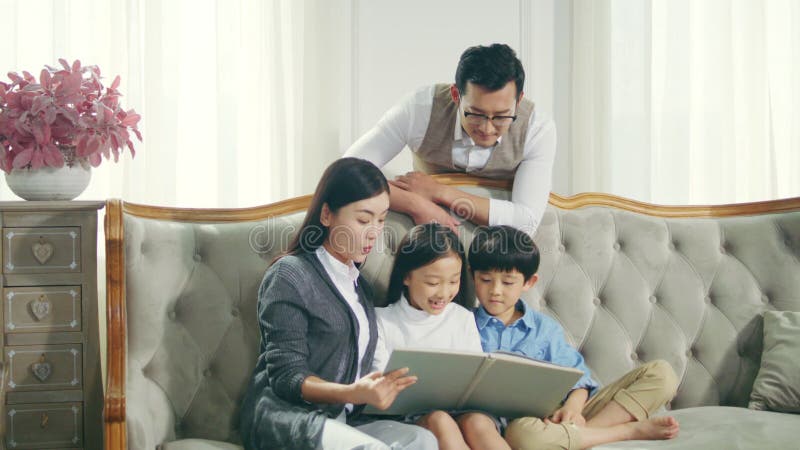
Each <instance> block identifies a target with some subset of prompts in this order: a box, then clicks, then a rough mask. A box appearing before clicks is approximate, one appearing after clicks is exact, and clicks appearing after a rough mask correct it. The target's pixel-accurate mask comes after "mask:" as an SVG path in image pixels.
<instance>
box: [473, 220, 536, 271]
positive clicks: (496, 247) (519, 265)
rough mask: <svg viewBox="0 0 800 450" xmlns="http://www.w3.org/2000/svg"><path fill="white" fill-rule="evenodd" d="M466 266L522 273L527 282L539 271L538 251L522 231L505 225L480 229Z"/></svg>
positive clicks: (477, 230)
mask: <svg viewBox="0 0 800 450" xmlns="http://www.w3.org/2000/svg"><path fill="white" fill-rule="evenodd" d="M468 259H469V267H470V270H471V271H472V272H473V275H474V273H475V271H476V270H480V271H482V272H488V271H491V270H499V271H502V272H511V271H513V270H516V271H518V272H519V273H521V274H522V275H523V276H524V277H525V280H528V279H530V278H531V277H532V276H533V275H534V274H535V273H536V271H537V270H538V269H539V248H538V247H536V244H534V242H533V239H531V237H530V236H529V235H528V233H525V232H524V231H522V230H519V229H517V228H514V227H511V226H508V225H500V226H492V227H479V228H476V229H475V237H474V238H473V239H472V244H470V246H469V256H468Z"/></svg>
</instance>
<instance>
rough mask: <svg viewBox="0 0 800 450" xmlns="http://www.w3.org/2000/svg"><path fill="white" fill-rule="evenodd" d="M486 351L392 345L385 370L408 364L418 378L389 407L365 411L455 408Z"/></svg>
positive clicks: (394, 412)
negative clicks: (393, 348)
mask: <svg viewBox="0 0 800 450" xmlns="http://www.w3.org/2000/svg"><path fill="white" fill-rule="evenodd" d="M487 356H488V355H487V354H485V353H473V352H463V351H450V350H428V349H401V348H397V349H395V350H394V351H393V352H392V354H391V356H390V357H389V364H388V365H387V366H386V372H390V371H392V370H395V369H400V368H402V367H408V368H409V369H410V370H409V375H416V376H417V377H418V378H419V379H418V380H417V382H416V383H415V384H413V385H411V386H409V387H408V388H406V389H405V390H404V391H403V392H401V393H400V394H399V395H398V396H397V398H396V399H395V401H394V403H393V404H392V406H391V407H389V409H387V410H385V411H380V410H378V409H376V408H373V407H372V406H369V405H367V407H366V408H365V409H364V413H365V414H381V415H384V414H412V413H416V412H421V411H425V410H430V409H444V410H449V409H455V408H456V406H457V405H458V402H459V400H460V399H461V398H462V396H463V393H464V392H465V391H466V390H467V389H468V387H469V386H470V384H471V382H472V380H473V378H474V376H475V373H476V372H477V371H478V369H479V368H480V367H481V365H482V364H483V361H484V359H486V358H487Z"/></svg>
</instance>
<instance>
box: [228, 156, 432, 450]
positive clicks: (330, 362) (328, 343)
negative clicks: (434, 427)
mask: <svg viewBox="0 0 800 450" xmlns="http://www.w3.org/2000/svg"><path fill="white" fill-rule="evenodd" d="M388 209H389V186H388V184H387V182H386V179H385V178H384V176H383V174H381V172H380V171H379V170H378V169H377V168H376V167H375V166H374V165H372V164H371V163H369V162H367V161H365V160H360V159H356V158H343V159H340V160H338V161H336V162H334V163H333V164H331V165H330V167H328V169H327V170H326V171H325V173H324V174H323V176H322V179H321V180H320V182H319V184H318V186H317V190H316V192H315V193H314V196H313V198H312V200H311V205H310V206H309V209H308V212H307V213H306V216H305V220H304V221H303V224H302V226H301V228H300V231H299V233H298V234H297V236H296V237H295V239H294V241H293V242H292V243H291V244H290V245H289V249H288V252H287V254H286V255H285V256H283V257H280V258H278V259H277V260H276V261H275V262H273V265H272V266H271V267H270V268H269V269H268V270H267V271H266V274H265V275H264V279H263V281H262V283H261V287H260V288H259V293H258V317H259V327H260V330H261V354H260V356H259V358H258V362H257V364H256V368H255V370H254V373H253V378H252V380H251V382H250V385H249V386H248V389H247V392H246V394H245V398H244V402H243V404H242V410H241V433H242V441H243V444H244V446H245V447H246V448H248V449H277V448H292V449H317V448H320V447H321V448H324V449H345V448H347V449H350V448H356V447H357V448H369V449H373V448H374V449H388V448H389V446H390V445H391V448H414V449H416V448H436V441H435V439H434V437H433V436H432V435H431V434H430V433H429V432H428V431H426V430H424V429H422V428H420V427H416V426H413V425H405V424H398V423H396V422H391V421H376V422H372V423H368V424H365V425H361V426H358V427H355V426H350V425H348V422H349V423H350V424H353V421H354V419H355V418H356V416H357V415H358V413H359V412H360V410H361V405H363V404H365V403H366V404H370V405H373V406H376V407H378V408H383V409H385V408H387V407H388V406H390V405H391V403H392V402H393V401H394V399H395V397H396V396H397V394H398V393H399V392H401V391H402V390H403V389H405V388H406V387H408V386H409V385H411V384H413V383H414V382H415V381H416V379H415V378H414V377H409V376H405V375H406V373H407V372H408V369H400V370H396V371H393V372H391V373H386V374H383V373H380V372H372V373H367V369H368V368H369V367H370V366H371V365H372V359H373V355H374V352H375V346H376V344H377V336H378V329H377V323H376V321H375V312H374V308H373V306H372V291H371V289H370V287H369V286H368V285H367V283H366V281H365V280H364V279H363V278H362V277H361V276H360V275H359V272H358V268H357V267H356V264H361V263H363V262H364V260H365V259H366V257H367V254H369V252H370V250H371V249H372V246H373V245H374V244H375V241H376V239H377V238H378V236H379V234H380V232H381V230H382V228H383V223H384V220H385V218H386V214H387V211H388Z"/></svg>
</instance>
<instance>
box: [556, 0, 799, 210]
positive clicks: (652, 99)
mask: <svg viewBox="0 0 800 450" xmlns="http://www.w3.org/2000/svg"><path fill="white" fill-rule="evenodd" d="M571 63H572V70H571V73H572V75H571V79H572V84H571V88H572V92H571V99H572V100H571V106H572V112H571V124H570V125H571V131H570V139H571V154H570V160H571V165H570V166H571V171H572V172H571V179H572V191H573V192H582V191H601V192H611V193H614V194H618V195H623V196H626V197H632V198H636V199H640V200H644V201H651V202H655V203H664V204H704V203H731V202H744V201H758V200H765V199H773V198H783V197H790V196H798V195H800V127H798V124H799V123H800V2H797V1H796V0H769V1H758V0H703V1H695V0H650V1H647V0H574V1H573V3H572V61H571Z"/></svg>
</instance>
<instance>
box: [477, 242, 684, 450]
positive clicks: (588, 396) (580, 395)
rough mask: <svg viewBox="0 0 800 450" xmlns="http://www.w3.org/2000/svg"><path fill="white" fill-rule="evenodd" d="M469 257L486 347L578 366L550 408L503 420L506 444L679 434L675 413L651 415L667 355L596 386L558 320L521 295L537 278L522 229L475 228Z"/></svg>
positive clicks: (673, 380)
mask: <svg viewBox="0 0 800 450" xmlns="http://www.w3.org/2000/svg"><path fill="white" fill-rule="evenodd" d="M468 258H469V265H470V270H471V271H472V275H473V277H474V280H475V293H476V295H477V297H478V300H479V301H480V306H479V307H478V309H476V310H475V322H476V324H477V326H478V330H479V331H480V335H481V345H482V347H483V350H484V351H486V352H494V351H498V350H500V351H512V352H517V353H521V354H524V355H526V356H530V357H533V358H537V359H540V360H544V361H550V362H553V363H555V364H560V365H566V366H571V367H575V368H577V369H580V370H582V371H583V372H584V375H583V377H581V379H580V380H578V382H577V383H576V384H575V386H574V387H573V389H572V390H571V391H570V393H569V394H568V395H567V397H566V399H565V400H564V402H563V403H562V406H561V407H560V408H559V409H558V410H556V411H555V412H554V413H553V415H552V416H550V417H549V418H544V420H541V419H540V418H536V417H523V418H519V419H517V420H514V421H513V422H511V423H510V424H509V426H508V428H507V429H506V434H505V438H506V441H507V442H508V443H509V445H510V446H511V447H512V448H514V449H534V448H536V449H545V448H547V449H570V450H572V449H584V448H589V447H593V446H595V445H600V444H604V443H607V442H614V441H621V440H628V439H648V440H649V439H671V438H673V437H675V436H676V435H677V434H678V429H679V426H678V422H677V421H676V420H675V419H674V418H673V417H657V418H650V414H651V413H653V412H654V411H655V410H656V409H658V408H660V407H661V406H663V405H664V404H665V403H666V402H668V401H670V400H671V399H672V398H673V397H674V396H675V391H676V388H677V381H678V380H677V377H676V376H675V373H674V372H673V370H672V368H671V367H670V365H669V363H667V362H665V361H660V360H659V361H651V362H649V363H646V364H644V365H642V366H640V367H638V368H636V369H634V370H632V371H631V372H629V373H627V374H625V375H624V376H623V377H622V378H620V379H619V380H617V381H615V382H614V383H612V384H610V385H609V386H606V387H604V388H602V389H598V388H599V386H598V383H597V382H596V381H594V380H593V379H592V378H591V376H590V373H589V369H588V368H587V367H586V365H585V364H584V361H583V357H582V356H581V354H580V353H579V352H578V351H577V350H576V349H575V348H573V347H572V346H570V345H569V344H568V343H567V341H566V340H565V337H564V331H563V329H562V328H561V325H560V324H559V323H558V322H556V321H555V320H553V319H551V318H550V317H548V316H546V315H544V314H541V313H539V312H536V311H534V310H533V309H531V308H529V307H528V306H527V305H526V304H525V302H524V301H523V300H521V299H520V294H521V293H522V292H524V291H527V290H528V289H530V288H532V287H533V285H534V284H536V281H537V279H538V277H537V275H536V271H537V269H538V268H539V250H538V248H537V247H536V245H535V244H534V243H533V240H532V239H531V238H530V236H529V235H528V234H526V233H524V232H522V231H520V230H518V229H516V228H512V227H510V226H494V227H488V228H479V229H477V230H476V233H475V238H474V239H473V241H472V245H471V246H470V249H469V257H468Z"/></svg>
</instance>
